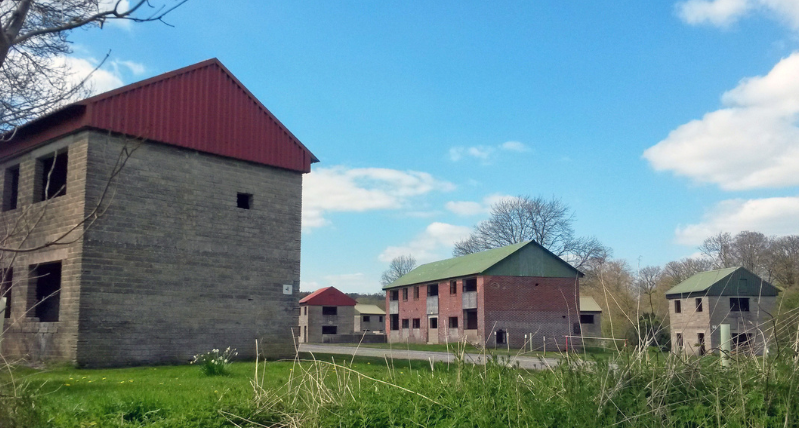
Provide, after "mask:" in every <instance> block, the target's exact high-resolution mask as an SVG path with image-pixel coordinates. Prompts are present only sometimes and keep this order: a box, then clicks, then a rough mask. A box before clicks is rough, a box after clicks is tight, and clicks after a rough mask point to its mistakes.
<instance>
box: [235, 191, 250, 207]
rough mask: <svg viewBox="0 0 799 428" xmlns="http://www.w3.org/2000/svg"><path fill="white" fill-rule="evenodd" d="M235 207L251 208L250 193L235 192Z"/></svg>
mask: <svg viewBox="0 0 799 428" xmlns="http://www.w3.org/2000/svg"><path fill="white" fill-rule="evenodd" d="M236 207H238V208H241V209H245V210H248V209H250V208H252V193H237V194H236Z"/></svg>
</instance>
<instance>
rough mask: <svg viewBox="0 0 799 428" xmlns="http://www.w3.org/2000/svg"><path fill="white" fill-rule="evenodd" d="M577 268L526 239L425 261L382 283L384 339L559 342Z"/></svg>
mask: <svg viewBox="0 0 799 428" xmlns="http://www.w3.org/2000/svg"><path fill="white" fill-rule="evenodd" d="M582 276H583V274H582V273H581V272H580V271H578V270H577V269H575V268H574V267H572V266H571V265H570V264H568V263H567V262H566V261H564V260H563V259H561V258H560V257H558V256H556V255H554V254H552V253H551V252H550V251H548V250H547V249H546V248H544V247H542V246H541V245H539V244H537V243H536V242H534V241H528V242H521V243H518V244H513V245H509V246H506V247H501V248H495V249H492V250H487V251H482V252H479V253H474V254H469V255H465V256H461V257H455V258H451V259H447V260H441V261H437V262H433V263H428V264H425V265H422V266H419V267H417V268H416V269H414V270H412V271H411V272H409V273H407V274H406V275H403V276H402V277H400V278H398V279H397V280H396V281H394V282H393V283H391V284H389V285H387V286H386V287H384V289H385V290H386V307H387V308H388V318H387V320H386V321H387V330H386V331H388V340H389V342H395V343H397V342H411V343H444V342H446V341H448V342H457V341H460V340H467V341H469V342H473V343H479V344H484V345H485V346H510V347H513V348H517V349H518V348H521V347H522V346H529V342H528V341H527V340H528V339H526V338H525V337H526V336H528V337H529V336H532V343H533V344H534V346H533V348H534V349H543V347H544V342H546V348H547V349H550V350H554V349H564V350H565V349H566V346H567V343H568V338H567V336H572V335H575V334H579V333H580V318H579V315H580V312H579V302H580V287H579V281H580V277H582Z"/></svg>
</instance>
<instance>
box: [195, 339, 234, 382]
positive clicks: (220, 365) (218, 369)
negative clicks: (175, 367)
mask: <svg viewBox="0 0 799 428" xmlns="http://www.w3.org/2000/svg"><path fill="white" fill-rule="evenodd" d="M236 355H238V352H236V350H235V349H230V347H229V346H228V348H227V349H225V350H224V351H222V352H219V349H212V350H211V351H210V352H206V353H204V354H200V355H195V356H194V360H192V362H191V363H192V364H197V365H198V366H200V371H202V372H203V374H205V375H206V376H220V375H227V374H229V372H228V365H229V364H230V360H231V359H233V357H235V356H236Z"/></svg>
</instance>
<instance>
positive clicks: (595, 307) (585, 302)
mask: <svg viewBox="0 0 799 428" xmlns="http://www.w3.org/2000/svg"><path fill="white" fill-rule="evenodd" d="M580 312H602V308H600V307H599V304H598V303H597V302H596V300H594V298H593V297H580Z"/></svg>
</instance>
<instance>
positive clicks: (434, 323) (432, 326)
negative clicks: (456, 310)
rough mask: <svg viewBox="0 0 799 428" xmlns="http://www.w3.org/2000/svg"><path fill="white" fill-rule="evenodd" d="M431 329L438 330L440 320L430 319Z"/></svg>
mask: <svg viewBox="0 0 799 428" xmlns="http://www.w3.org/2000/svg"><path fill="white" fill-rule="evenodd" d="M430 328H438V318H430Z"/></svg>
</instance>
